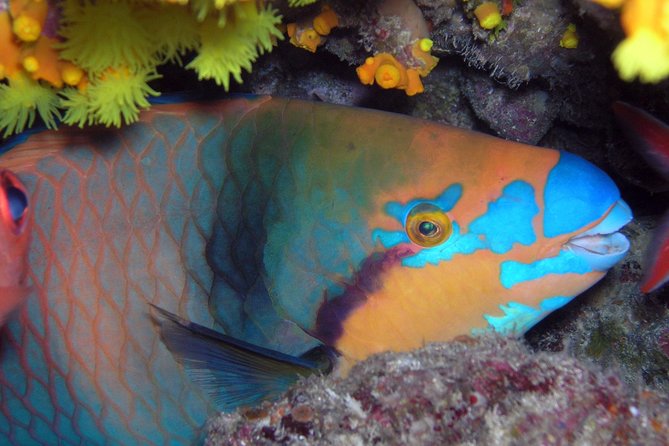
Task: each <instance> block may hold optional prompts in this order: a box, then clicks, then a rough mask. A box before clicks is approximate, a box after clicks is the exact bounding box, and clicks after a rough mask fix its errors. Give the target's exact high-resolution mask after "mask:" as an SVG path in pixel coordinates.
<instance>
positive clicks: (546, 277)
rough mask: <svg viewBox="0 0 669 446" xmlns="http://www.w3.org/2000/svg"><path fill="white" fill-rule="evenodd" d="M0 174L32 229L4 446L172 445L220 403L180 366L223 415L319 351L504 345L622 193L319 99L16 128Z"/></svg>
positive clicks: (555, 297) (3, 352) (468, 139)
mask: <svg viewBox="0 0 669 446" xmlns="http://www.w3.org/2000/svg"><path fill="white" fill-rule="evenodd" d="M0 168H2V169H7V170H8V171H11V172H13V175H15V176H16V178H18V179H19V180H20V182H21V184H22V185H23V186H22V187H23V188H24V189H22V190H25V196H26V197H27V205H26V208H27V209H29V210H30V212H29V214H27V216H28V217H29V221H30V224H32V227H31V231H30V232H31V236H32V242H31V246H30V250H29V253H28V255H27V260H28V267H27V270H26V271H25V275H26V277H27V284H28V285H29V286H30V294H29V295H28V297H27V299H26V301H25V305H24V306H23V307H22V308H21V310H20V311H19V312H17V314H16V315H15V316H14V317H12V318H11V319H10V320H9V321H8V322H7V324H6V325H5V327H4V329H3V331H2V337H1V338H0V343H1V348H0V396H1V398H0V438H4V439H8V441H9V442H10V443H11V444H21V445H30V444H63V445H68V444H82V443H83V444H87V445H97V444H105V445H107V444H119V445H129V444H145V445H150V444H155V445H164V444H188V443H190V442H192V441H194V439H195V438H197V435H198V432H200V430H201V429H202V427H203V425H204V422H205V420H206V418H207V416H208V415H209V414H211V413H212V412H213V411H215V410H216V404H214V401H213V400H212V398H211V397H210V396H209V394H208V392H206V391H203V390H202V388H200V387H199V386H196V385H194V384H193V383H192V382H191V380H190V379H189V378H188V376H187V373H191V374H192V372H195V373H196V374H197V373H200V374H203V373H204V374H206V373H209V374H213V375H216V376H217V377H218V378H219V381H217V382H219V383H222V384H220V385H222V386H223V388H222V389H213V391H212V392H210V393H213V394H214V395H217V394H225V395H227V396H224V397H223V400H224V404H223V408H225V409H230V408H233V407H235V406H237V405H239V404H243V403H249V402H253V401H257V400H258V399H259V397H262V396H264V395H274V394H276V393H277V392H278V391H280V390H281V389H283V388H285V387H286V386H287V385H289V384H290V383H291V382H293V381H294V380H295V376H296V374H302V375H305V374H309V373H318V372H321V371H328V370H329V369H330V368H331V365H332V364H333V362H332V361H333V360H332V358H333V356H332V352H335V353H336V355H338V359H336V361H340V362H341V363H348V364H351V363H354V362H356V361H359V360H362V359H364V358H365V357H367V356H369V355H371V354H374V353H376V352H379V351H384V350H406V349H410V348H415V347H418V346H420V345H422V344H423V343H425V342H433V341H446V340H449V339H452V338H453V337H455V336H458V335H462V334H472V333H478V332H481V331H483V330H489V329H494V330H498V331H503V332H509V333H517V334H520V333H522V332H524V331H525V330H526V329H527V328H529V327H530V326H532V325H533V324H535V323H536V322H538V321H539V320H541V318H543V317H544V316H545V315H546V314H548V313H550V312H551V311H552V310H554V309H555V308H558V307H559V306H561V305H563V304H564V303H566V302H568V301H569V300H570V299H571V298H572V297H573V296H575V295H577V294H579V293H580V292H582V291H583V290H584V289H587V288H588V287H589V286H591V285H592V284H593V283H595V282H597V281H598V280H600V279H601V278H602V277H603V276H604V274H605V273H606V271H607V270H608V268H610V267H611V266H612V265H614V264H615V263H616V262H617V261H618V260H620V259H621V258H622V256H624V254H625V252H626V250H627V248H628V243H627V240H626V239H625V238H624V237H623V236H622V235H621V234H620V233H618V232H616V231H617V230H618V229H619V228H620V227H621V226H623V225H624V224H625V223H627V222H628V221H629V220H630V218H631V213H630V211H629V208H628V207H627V205H626V204H625V203H624V201H622V199H621V198H620V194H619V192H618V189H617V188H616V187H615V185H614V184H613V182H612V181H611V180H610V178H608V176H606V174H604V173H603V172H602V171H601V170H599V169H597V168H596V167H595V166H592V165H591V164H589V163H587V162H586V161H584V160H582V159H580V158H578V157H576V156H574V155H570V154H568V153H566V152H558V151H555V150H549V149H539V148H533V147H529V146H524V145H521V144H516V143H512V142H508V141H502V140H499V139H496V138H492V137H489V136H485V135H481V134H476V133H472V132H467V131H462V130H457V129H452V128H449V127H444V126H440V125H436V124H431V123H426V122H423V121H419V120H415V119H411V118H407V117H402V116H398V115H392V114H387V113H380V112H374V111H369V110H367V111H365V110H353V109H350V108H344V107H337V106H330V105H324V104H312V103H307V102H300V101H290V100H280V99H270V98H257V99H239V100H234V101H225V102H210V103H200V104H173V105H163V106H156V107H154V109H153V110H151V111H149V112H147V113H145V114H144V115H143V117H142V119H141V120H140V121H139V122H138V123H136V124H134V125H132V126H129V127H126V128H123V129H121V130H107V129H92V130H86V131H74V130H72V131H68V130H65V131H59V132H45V133H42V134H37V135H34V136H32V137H30V138H29V139H28V141H27V142H25V143H24V144H21V145H19V146H18V147H15V148H13V149H12V150H11V151H9V152H8V153H6V154H4V155H3V156H2V158H0ZM0 204H1V202H0ZM19 208H20V206H19ZM0 211H2V208H1V207H0ZM1 242H2V240H1V239H0V243H1ZM12 277H14V276H12ZM151 305H153V306H155V307H158V308H159V309H157V310H151ZM161 309H164V310H161ZM165 310H167V311H165ZM152 312H153V313H157V314H153V318H152ZM156 319H157V320H158V324H156V323H155V322H156ZM189 321H193V322H189ZM222 333H225V334H222ZM161 334H162V336H163V338H162V340H161ZM191 338H197V339H198V341H197V342H193V343H192V344H191V341H190V339H191ZM192 346H195V347H193V348H191V347H192ZM209 347H211V348H212V349H213V350H212V351H216V349H217V348H221V349H222V350H221V351H225V358H227V359H226V360H225V361H223V362H224V363H225V364H224V365H227V366H228V367H231V370H239V369H240V367H241V365H240V364H241V363H242V362H243V363H244V364H246V365H248V363H249V361H250V362H251V363H252V366H253V367H255V366H256V365H257V366H258V367H265V369H264V370H266V371H267V370H269V369H276V370H277V373H276V374H275V376H271V375H270V377H271V379H275V378H276V379H277V380H281V381H277V382H279V384H276V383H273V382H270V381H271V379H270V380H269V381H268V380H265V381H257V382H259V383H262V384H263V385H267V386H268V388H267V389H265V390H266V392H265V393H260V394H259V395H252V398H251V397H249V396H248V395H247V394H244V395H239V396H236V395H235V394H232V392H233V390H232V389H236V390H239V391H240V392H248V391H249V388H250V387H249V386H248V385H242V386H237V387H234V383H233V384H230V385H231V387H230V388H226V387H225V385H227V383H228V382H229V381H231V380H232V381H234V380H235V379H237V378H239V375H237V378H235V375H234V374H233V375H229V374H227V371H225V370H224V371H221V370H218V371H216V370H215V371H213V372H212V371H209V370H199V371H198V370H193V367H192V365H193V361H194V360H193V361H191V362H189V361H190V360H192V357H191V358H190V359H189V358H188V357H184V355H183V353H184V351H186V352H188V350H189V348H190V350H191V351H190V353H192V354H200V353H202V352H203V351H204V350H205V349H206V348H209ZM168 348H169V349H168ZM170 350H172V353H174V355H173V354H172V353H171V352H170ZM186 356H187V355H186ZM175 357H176V359H177V360H176V361H175ZM324 357H325V359H324ZM209 359H210V358H209V357H204V358H201V359H200V361H201V362H207V365H209V364H208V361H209ZM179 363H181V364H184V365H186V371H184V370H183V368H182V367H181V365H180V364H179ZM231 364H232V365H231ZM297 369H299V371H298V372H296V370H297ZM256 370H257V369H256ZM268 373H269V372H268ZM255 378H257V377H255V376H254V379H255ZM205 384H207V382H205ZM208 390H210V391H211V390H212V389H208ZM236 390H235V391H236Z"/></svg>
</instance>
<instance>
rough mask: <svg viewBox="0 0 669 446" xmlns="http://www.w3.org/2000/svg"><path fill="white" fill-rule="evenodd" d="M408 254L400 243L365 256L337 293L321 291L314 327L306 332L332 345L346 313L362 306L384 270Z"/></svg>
mask: <svg viewBox="0 0 669 446" xmlns="http://www.w3.org/2000/svg"><path fill="white" fill-rule="evenodd" d="M411 254H413V251H412V250H411V249H409V248H407V246H406V245H404V246H402V245H400V246H397V247H394V248H391V249H389V250H387V251H383V252H376V253H373V254H372V255H370V256H369V257H367V258H366V259H365V260H364V261H363V262H362V265H361V266H360V269H359V270H358V271H357V272H356V274H355V275H354V276H353V281H352V283H351V284H347V285H346V286H345V288H344V291H343V292H342V293H341V294H340V295H339V296H335V297H329V296H328V295H327V293H326V294H325V296H324V299H323V303H322V304H321V306H320V307H319V309H318V315H317V316H316V326H315V327H314V329H313V331H309V334H310V335H312V336H313V337H315V338H317V339H319V340H320V341H321V342H323V343H324V344H326V345H335V343H336V341H337V340H338V339H339V338H340V337H341V335H342V334H343V332H344V327H343V326H342V324H343V322H344V321H345V320H346V319H347V317H348V315H349V314H351V313H352V312H353V311H355V309H356V308H358V307H360V306H361V305H363V304H364V303H365V302H366V301H367V296H368V295H369V294H371V293H373V292H375V291H378V290H379V289H380V288H381V285H382V283H383V279H382V276H383V274H384V273H385V272H386V271H388V270H390V269H391V268H394V267H396V266H399V265H401V263H402V259H403V258H405V257H406V256H408V255H411Z"/></svg>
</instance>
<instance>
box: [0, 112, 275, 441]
mask: <svg viewBox="0 0 669 446" xmlns="http://www.w3.org/2000/svg"><path fill="white" fill-rule="evenodd" d="M239 117H240V114H239V109H234V108H233V109H231V110H229V115H227V116H226V117H225V118H226V119H225V122H223V123H221V121H222V117H221V116H220V115H218V114H212V115H211V116H210V117H209V119H208V120H207V119H206V118H205V117H204V116H202V115H198V116H197V117H196V119H197V121H198V122H196V123H189V122H188V119H185V118H184V117H183V116H180V115H178V114H177V115H175V116H172V115H167V116H158V117H156V118H155V119H153V120H152V121H150V122H148V123H146V122H145V123H139V124H137V125H135V126H132V127H130V128H129V129H128V130H126V131H124V132H122V134H121V135H122V136H121V137H115V136H114V134H113V132H105V131H98V132H96V131H91V132H90V135H91V137H92V139H93V140H98V141H99V140H100V139H102V140H103V144H102V145H101V146H99V147H92V146H90V145H86V144H81V145H78V146H75V147H72V146H69V147H63V148H62V149H60V150H61V151H59V152H56V151H54V152H53V153H52V156H50V157H47V158H45V159H42V160H38V161H37V162H36V164H35V168H34V169H27V170H26V171H21V169H19V168H17V169H15V171H16V173H17V174H18V175H20V177H21V179H22V181H23V182H24V184H25V185H26V187H28V188H29V190H31V191H34V193H33V196H32V200H34V203H35V205H34V206H33V207H34V208H35V209H37V213H36V215H35V226H34V243H33V244H34V247H35V249H34V250H33V251H32V252H31V257H30V264H31V271H30V278H31V280H32V283H33V286H34V288H35V290H36V295H35V296H31V298H29V300H28V304H27V308H26V311H25V312H24V313H23V314H22V316H21V318H20V319H19V320H17V321H14V322H12V323H11V324H9V327H8V330H7V333H6V336H5V338H4V339H3V340H2V342H3V351H2V357H1V358H0V365H1V367H2V369H3V373H2V377H0V383H1V385H0V389H2V402H1V403H0V412H1V413H2V414H3V418H4V419H6V420H8V421H9V422H8V423H7V422H3V423H1V424H0V436H2V438H8V439H9V440H10V441H11V442H14V443H16V444H31V443H39V442H42V443H45V444H48V443H56V442H58V441H60V442H62V444H77V443H79V441H80V440H83V441H85V442H86V443H87V444H98V443H99V441H100V439H103V438H106V439H107V440H108V441H109V442H111V443H116V444H167V442H168V441H176V442H178V443H185V442H187V441H189V440H190V439H192V438H193V435H194V431H195V430H196V429H198V428H200V427H201V425H202V422H203V420H204V418H205V413H206V412H207V410H208V409H210V407H209V406H208V403H207V402H206V400H205V398H204V396H203V395H202V394H201V393H199V392H198V391H197V389H193V387H192V385H191V384H190V383H189V382H188V381H187V380H186V379H185V377H184V375H183V373H181V372H180V371H179V370H178V369H175V368H174V365H173V359H172V357H171V356H170V355H169V353H168V352H167V351H166V349H165V348H164V347H163V346H162V344H161V342H160V340H159V339H158V337H157V335H156V332H155V329H154V328H153V326H152V323H151V320H150V319H149V317H148V305H147V303H148V302H152V303H156V304H160V305H162V306H166V307H169V308H174V309H181V310H182V311H184V314H185V315H187V316H188V317H191V318H193V319H195V320H199V321H202V322H203V323H211V322H212V316H211V315H210V314H209V311H208V305H207V302H208V299H209V297H210V292H211V287H212V282H213V281H214V276H216V277H217V279H220V278H221V277H222V276H221V275H219V274H216V271H212V270H211V269H210V268H209V267H208V266H207V262H206V260H205V259H204V256H203V255H202V253H203V252H204V251H205V248H206V247H207V244H211V243H213V242H212V240H210V239H211V234H212V230H214V231H216V230H218V229H217V228H218V227H219V226H222V225H221V223H222V222H223V221H224V222H225V223H226V224H227V226H228V228H227V232H229V233H230V234H229V235H226V236H225V237H219V238H218V239H216V243H214V244H213V246H212V247H211V248H208V249H213V251H212V252H213V254H211V255H210V256H209V257H210V260H211V257H212V256H216V257H217V258H219V259H220V262H222V263H223V264H224V265H225V269H227V272H228V276H229V278H225V279H226V282H228V283H230V282H232V279H231V278H232V277H236V278H237V277H245V278H246V282H247V283H245V284H244V286H243V287H242V288H241V289H240V290H238V291H241V293H242V294H243V293H246V292H247V291H248V290H249V289H250V288H251V287H252V285H253V284H254V283H256V282H257V281H258V280H259V279H258V269H257V267H255V266H253V263H254V262H255V260H254V259H253V258H236V257H235V254H234V253H240V252H249V247H250V246H253V247H254V249H253V250H250V251H251V252H257V251H258V249H257V246H256V245H258V241H254V240H255V238H256V237H257V234H254V233H252V232H250V231H242V232H241V233H239V232H238V231H239V227H240V224H241V223H242V220H243V218H242V216H241V214H240V213H237V214H236V213H234V212H230V209H231V208H234V206H232V207H231V206H229V204H230V203H239V201H240V200H239V195H237V196H236V197H235V198H234V200H231V199H230V197H226V196H222V195H220V196H219V193H218V191H220V190H222V189H221V184H222V183H223V180H224V179H225V178H228V179H229V178H230V177H229V176H227V177H226V170H225V169H221V166H228V165H229V162H228V161H229V159H226V158H227V157H228V156H229V155H230V154H232V153H233V152H232V151H229V150H226V146H229V144H233V145H234V144H235V139H228V135H227V134H226V133H227V131H230V129H232V128H234V127H235V125H236V122H237V121H238V119H239ZM203 121H206V122H203ZM195 127H198V128H200V129H201V128H209V129H210V131H209V132H208V133H205V134H199V135H198V134H197V132H196V131H194V130H193V128H195ZM161 130H162V133H161V132H160V131H161ZM224 130H225V131H224ZM146 135H150V137H147V136H146ZM49 137H51V138H55V139H57V140H58V135H57V134H55V135H52V134H50V135H49ZM247 137H248V136H246V135H242V136H240V139H238V140H237V145H243V146H244V147H252V145H248V144H245V143H244V139H245V138H247ZM212 138H218V139H219V140H220V141H221V142H222V143H223V145H212V144H210V142H211V139H212ZM79 140H81V138H79ZM61 141H62V144H63V146H67V145H68V144H67V143H68V141H67V140H66V138H63V139H61ZM186 142H187V144H184V143H186ZM203 142H204V144H203ZM194 143H197V144H194ZM35 144H37V145H39V142H38V141H35ZM51 144H53V143H51ZM203 145H204V146H205V149H203V153H200V152H199V151H198V148H200V147H202V146H203ZM193 146H196V147H195V148H194V147H193ZM210 147H213V148H214V149H215V150H216V151H217V152H216V153H212V152H211V151H209V152H207V153H204V151H205V150H207V149H208V148H210ZM244 147H242V150H244ZM217 160H218V161H217ZM236 167H237V168H238V169H242V170H248V168H249V166H248V164H247V165H243V166H236ZM146 172H151V178H150V179H149V178H147V177H146ZM156 173H157V174H156ZM250 179H251V178H241V177H240V176H237V179H236V180H237V182H238V185H243V183H244V182H246V183H247V185H245V186H246V190H247V192H249V193H247V194H246V195H247V196H246V199H247V200H253V199H254V195H255V194H257V192H254V190H252V189H250V188H248V182H249V181H250ZM228 184H229V183H228ZM217 199H218V200H219V201H220V202H221V203H226V204H227V205H223V204H221V206H220V207H221V209H222V210H221V215H219V218H217V219H214V218H213V216H214V215H215V214H214V213H212V212H211V209H213V208H214V206H215V201H217ZM189 203H192V206H191V205H189ZM242 213H243V212H242ZM248 213H249V216H250V217H251V218H252V219H257V218H258V215H259V214H258V213H256V212H248ZM221 217H222V218H221ZM213 220H216V224H214V221H213ZM235 220H236V222H235ZM254 223H255V224H256V225H257V224H261V222H259V221H255V222H254ZM212 227H213V228H214V229H212ZM231 229H233V230H231ZM223 232H226V231H223ZM233 242H234V243H233ZM244 245H245V246H244ZM198 246H199V247H198ZM197 252H200V255H197V254H193V253H197ZM221 253H224V254H226V255H221ZM182 262H183V263H184V266H183V267H182ZM209 263H211V262H209ZM240 273H241V274H240ZM110 278H115V279H113V280H110ZM214 295H217V293H214ZM218 295H219V296H221V298H222V296H223V293H219V294H218ZM265 295H266V292H265ZM47 297H48V299H49V300H48V302H47V301H46V299H47ZM238 298H239V297H238ZM214 300H216V299H214ZM225 300H226V299H223V301H225ZM225 304H226V305H227V304H229V302H227V303H225ZM214 310H216V308H214ZM221 311H222V310H221ZM235 316H237V317H241V315H239V314H236V315H235ZM39 326H43V328H42V329H39V328H38V327H39ZM247 331H251V329H248V330H247ZM40 332H42V333H41V335H40V336H38V334H40ZM91 337H92V338H93V340H94V342H93V343H91V342H90V341H89V340H90V338H91ZM256 338H257V337H256ZM256 340H258V339H256ZM19 346H28V347H27V348H26V347H22V348H19ZM40 352H43V353H44V355H46V357H45V358H43V359H41V355H40V354H39V353H40ZM19 370H20V371H21V372H19ZM144 370H146V371H148V372H149V375H150V376H153V377H154V379H151V380H147V379H146V378H145V374H144V373H142V372H143V371H144ZM138 372H139V373H138ZM38 382H39V383H40V384H39V385H37V384H35V383H38ZM17 407H24V408H26V409H22V410H17ZM56 414H57V415H56ZM175 414H178V415H177V416H176V419H175V420H173V421H176V422H170V420H171V419H173V418H175ZM42 424H45V425H46V426H49V427H48V428H47V427H46V426H42ZM156 426H159V427H160V429H156ZM54 432H55V433H57V434H54ZM55 435H57V437H56V436H55Z"/></svg>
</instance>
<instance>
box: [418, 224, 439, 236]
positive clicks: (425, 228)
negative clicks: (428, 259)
mask: <svg viewBox="0 0 669 446" xmlns="http://www.w3.org/2000/svg"><path fill="white" fill-rule="evenodd" d="M418 231H419V232H420V233H421V234H422V235H424V236H425V237H431V236H433V235H435V234H436V233H437V225H435V224H434V223H432V222H431V221H422V222H421V223H420V225H418Z"/></svg>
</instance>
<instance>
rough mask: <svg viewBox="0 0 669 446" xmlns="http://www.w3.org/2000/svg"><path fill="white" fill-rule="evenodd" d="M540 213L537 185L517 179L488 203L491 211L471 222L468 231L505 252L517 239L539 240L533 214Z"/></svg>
mask: <svg viewBox="0 0 669 446" xmlns="http://www.w3.org/2000/svg"><path fill="white" fill-rule="evenodd" d="M537 213H539V206H537V203H536V200H535V196H534V188H533V187H532V186H531V185H530V184H529V183H527V182H525V181H514V182H512V183H510V184H509V185H507V186H506V187H505V188H504V190H503V191H502V196H501V197H499V198H498V199H497V200H495V201H493V202H491V203H490V204H489V205H488V211H487V212H486V213H485V214H484V215H482V216H480V217H478V218H477V219H476V220H474V221H473V222H472V223H471V225H469V232H471V233H472V234H480V235H482V236H483V237H485V239H486V241H487V242H488V245H489V248H490V250H491V251H492V252H494V253H495V254H504V253H506V252H509V251H510V250H511V248H513V244H514V243H520V244H522V245H531V244H532V243H534V242H535V241H536V239H537V238H536V235H535V233H534V228H533V227H532V217H534V216H535V215H537Z"/></svg>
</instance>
